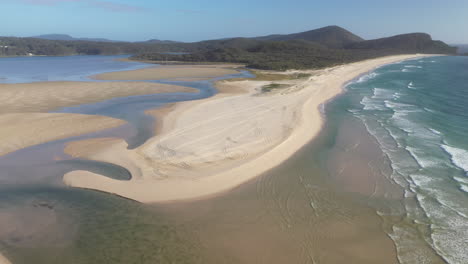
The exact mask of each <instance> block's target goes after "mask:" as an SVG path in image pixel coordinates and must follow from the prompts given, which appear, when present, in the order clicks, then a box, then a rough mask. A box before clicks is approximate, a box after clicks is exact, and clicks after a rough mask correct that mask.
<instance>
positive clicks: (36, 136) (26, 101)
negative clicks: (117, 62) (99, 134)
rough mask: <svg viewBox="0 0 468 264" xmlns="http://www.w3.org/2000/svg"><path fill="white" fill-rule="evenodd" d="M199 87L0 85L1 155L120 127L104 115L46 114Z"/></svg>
mask: <svg viewBox="0 0 468 264" xmlns="http://www.w3.org/2000/svg"><path fill="white" fill-rule="evenodd" d="M196 91H197V90H196V89H193V88H189V87H182V86H176V85H167V84H158V83H149V82H38V83H24V84H0V100H1V101H2V104H1V105H0V126H1V127H2V129H1V131H0V137H1V138H2V140H1V141H0V155H5V154H7V153H11V152H13V151H16V150H19V149H22V148H25V147H29V146H33V145H36V144H41V143H45V142H49V141H53V140H58V139H64V138H67V137H72V136H78V135H80V134H86V133H90V132H95V131H99V130H103V129H107V128H112V127H117V126H120V125H122V124H124V121H122V120H118V119H113V118H109V117H104V116H91V115H79V114H57V113H44V112H48V111H51V110H54V109H58V108H60V107H66V106H74V105H80V104H87V103H93V102H99V101H103V100H108V99H111V98H116V97H126V96H132V95H146V94H155V93H171V92H196Z"/></svg>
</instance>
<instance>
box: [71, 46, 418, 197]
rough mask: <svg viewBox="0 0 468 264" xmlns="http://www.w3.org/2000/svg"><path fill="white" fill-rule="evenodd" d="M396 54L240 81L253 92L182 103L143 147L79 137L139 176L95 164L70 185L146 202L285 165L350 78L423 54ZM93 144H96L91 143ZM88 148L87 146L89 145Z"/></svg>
mask: <svg viewBox="0 0 468 264" xmlns="http://www.w3.org/2000/svg"><path fill="white" fill-rule="evenodd" d="M418 56H419V55H402V56H391V57H384V58H379V59H373V60H368V61H363V62H358V63H353V64H348V65H343V66H337V67H334V68H329V69H325V70H320V71H309V72H308V73H312V74H314V75H313V76H312V77H310V78H308V79H304V80H293V81H284V82H283V83H285V84H289V85H290V87H289V88H284V89H281V90H278V91H277V92H272V93H269V94H267V95H265V94H259V89H260V87H261V86H263V85H265V84H268V83H269V82H260V81H238V82H235V83H231V84H230V85H236V86H242V87H243V88H245V89H247V90H248V91H249V92H248V93H245V94H230V95H227V94H219V95H216V96H214V97H212V98H208V99H205V100H200V101H193V102H184V103H180V104H177V105H176V107H175V110H174V111H172V112H170V113H169V114H168V115H167V116H166V117H165V118H164V120H163V129H162V132H161V133H160V134H159V135H158V136H156V137H154V138H152V139H151V140H149V141H148V142H147V143H146V144H144V145H143V146H141V147H140V148H137V149H136V150H127V149H126V144H125V142H123V141H122V140H118V139H115V140H108V141H107V144H106V145H105V146H97V147H96V148H94V150H93V151H90V148H89V147H87V148H84V147H83V144H84V145H87V146H90V144H89V142H88V143H87V142H76V143H72V144H71V145H69V146H68V148H67V152H68V153H70V154H72V155H75V156H81V157H87V158H89V159H96V160H101V161H107V162H111V163H115V164H119V165H121V166H123V167H126V168H127V169H128V170H129V171H130V172H131V173H132V176H133V178H132V180H130V181H118V180H113V179H110V178H107V177H103V176H100V175H98V174H94V173H91V172H87V171H74V172H70V173H67V174H66V175H65V176H64V182H65V183H66V184H68V185H70V186H74V187H81V188H88V189H95V190H100V191H105V192H109V193H116V194H118V195H120V196H124V197H127V198H130V199H134V200H137V201H140V202H145V203H151V202H164V201H175V200H182V199H197V198H202V197H207V196H210V195H214V194H217V193H220V192H223V191H227V190H230V189H232V188H234V187H236V186H239V185H240V184H242V183H245V182H247V181H249V180H251V179H253V178H255V177H256V176H258V175H260V174H262V173H264V172H266V171H268V170H269V169H272V168H274V167H275V166H277V165H279V164H280V163H282V162H283V161H285V160H286V159H288V158H289V157H290V156H291V155H292V154H294V153H295V152H297V151H298V150H299V149H300V148H301V147H302V146H304V145H305V144H306V143H308V142H309V141H311V140H312V139H313V138H314V137H315V136H316V135H317V134H318V132H319V131H320V129H321V127H322V124H323V119H322V115H321V113H320V111H319V107H320V105H322V104H323V103H325V102H326V101H328V100H330V99H332V98H333V97H334V96H336V95H337V94H339V93H340V92H342V87H343V85H344V84H345V83H346V82H348V81H350V80H352V79H353V78H356V77H357V76H359V75H361V74H363V73H366V72H368V71H371V70H373V69H375V68H376V67H378V66H381V65H384V64H389V63H394V62H397V61H401V60H405V59H410V58H415V57H418ZM91 146H92V145H91ZM85 149H86V151H84V150H85Z"/></svg>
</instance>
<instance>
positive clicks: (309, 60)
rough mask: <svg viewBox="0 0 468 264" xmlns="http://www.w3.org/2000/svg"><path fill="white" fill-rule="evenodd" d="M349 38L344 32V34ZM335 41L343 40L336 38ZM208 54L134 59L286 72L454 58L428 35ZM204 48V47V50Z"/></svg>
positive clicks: (260, 44)
mask: <svg viewBox="0 0 468 264" xmlns="http://www.w3.org/2000/svg"><path fill="white" fill-rule="evenodd" d="M343 33H344V34H346V35H348V34H347V32H343ZM335 39H344V37H342V38H335ZM210 46H211V47H212V48H211V49H209V50H199V51H197V52H192V53H190V54H182V55H166V54H159V53H146V54H139V55H137V56H134V57H133V58H134V59H140V60H153V61H185V62H235V63H244V64H246V65H247V66H248V67H252V68H259V69H268V70H286V69H310V68H322V67H328V66H333V65H338V64H342V63H349V62H354V61H359V60H364V59H370V58H376V57H381V56H386V55H396V54H413V53H427V54H455V53H456V48H454V47H450V46H449V45H447V44H445V43H443V42H442V41H434V40H432V38H431V37H430V36H429V35H428V34H423V33H415V34H404V35H398V36H393V37H389V38H382V39H376V40H367V41H353V42H352V43H348V44H346V45H344V46H343V47H342V48H333V46H327V45H326V44H325V43H324V42H322V43H318V42H313V41H306V40H302V39H291V40H284V41H271V40H258V39H230V40H222V41H212V42H211V43H210ZM205 47H206V46H205Z"/></svg>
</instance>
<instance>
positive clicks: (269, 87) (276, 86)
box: [262, 83, 289, 93]
mask: <svg viewBox="0 0 468 264" xmlns="http://www.w3.org/2000/svg"><path fill="white" fill-rule="evenodd" d="M288 86H289V85H287V84H281V83H271V84H267V85H264V86H263V87H262V92H264V93H265V92H271V91H273V90H275V89H281V88H286V87H288Z"/></svg>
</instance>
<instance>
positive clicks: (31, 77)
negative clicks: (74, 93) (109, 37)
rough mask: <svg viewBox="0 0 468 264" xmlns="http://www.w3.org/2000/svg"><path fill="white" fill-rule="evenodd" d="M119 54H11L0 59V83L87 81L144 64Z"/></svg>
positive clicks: (138, 67)
mask: <svg viewBox="0 0 468 264" xmlns="http://www.w3.org/2000/svg"><path fill="white" fill-rule="evenodd" d="M127 57H128V56H127V55H121V56H66V57H14V58H1V59H0V83H28V82H45V81H89V80H90V79H89V78H88V76H90V75H94V74H99V73H104V72H110V71H123V70H133V69H140V68H145V67H148V66H149V64H144V63H139V62H127V61H119V60H118V59H123V58H127Z"/></svg>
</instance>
